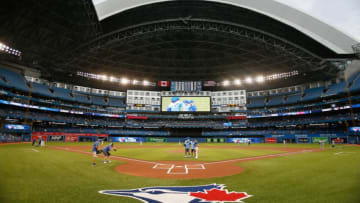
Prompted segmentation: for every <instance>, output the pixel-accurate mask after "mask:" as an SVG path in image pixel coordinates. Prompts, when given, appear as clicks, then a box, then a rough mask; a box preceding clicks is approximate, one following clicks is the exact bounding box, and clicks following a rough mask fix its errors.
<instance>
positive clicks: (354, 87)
mask: <svg viewBox="0 0 360 203" xmlns="http://www.w3.org/2000/svg"><path fill="white" fill-rule="evenodd" d="M349 90H350V92H357V91H359V90H360V80H359V79H357V80H355V81H353V83H352V84H351V86H350V88H349Z"/></svg>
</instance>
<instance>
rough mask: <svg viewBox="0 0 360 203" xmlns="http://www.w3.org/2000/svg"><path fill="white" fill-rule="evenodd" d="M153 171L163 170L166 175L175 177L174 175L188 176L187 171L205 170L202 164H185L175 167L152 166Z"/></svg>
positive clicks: (173, 165) (164, 165) (158, 164)
mask: <svg viewBox="0 0 360 203" xmlns="http://www.w3.org/2000/svg"><path fill="white" fill-rule="evenodd" d="M153 169H165V170H167V172H166V173H167V174H171V175H176V174H189V170H205V169H206V168H205V166H204V164H185V165H176V164H160V163H157V164H155V165H154V166H153Z"/></svg>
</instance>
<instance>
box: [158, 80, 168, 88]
mask: <svg viewBox="0 0 360 203" xmlns="http://www.w3.org/2000/svg"><path fill="white" fill-rule="evenodd" d="M158 84H159V87H170V81H163V80H160V81H159V83H158Z"/></svg>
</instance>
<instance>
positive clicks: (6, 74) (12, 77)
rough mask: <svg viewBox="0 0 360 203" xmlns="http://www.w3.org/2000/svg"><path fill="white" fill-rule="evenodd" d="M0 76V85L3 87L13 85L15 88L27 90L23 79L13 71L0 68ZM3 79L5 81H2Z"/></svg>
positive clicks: (28, 89)
mask: <svg viewBox="0 0 360 203" xmlns="http://www.w3.org/2000/svg"><path fill="white" fill-rule="evenodd" d="M0 76H1V78H3V79H1V80H2V82H0V85H3V86H5V87H13V88H15V89H17V90H20V91H24V92H29V91H30V88H29V87H28V85H27V84H26V82H25V79H24V78H23V77H22V76H21V75H20V74H18V73H15V72H13V71H10V70H7V69H3V68H0ZM4 79H5V80H6V81H7V82H6V81H4ZM1 80H0V81H1Z"/></svg>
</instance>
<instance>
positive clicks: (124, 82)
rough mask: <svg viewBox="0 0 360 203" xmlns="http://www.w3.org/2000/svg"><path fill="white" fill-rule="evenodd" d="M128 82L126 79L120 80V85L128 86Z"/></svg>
mask: <svg viewBox="0 0 360 203" xmlns="http://www.w3.org/2000/svg"><path fill="white" fill-rule="evenodd" d="M128 83H129V80H128V79H127V78H123V79H121V84H128Z"/></svg>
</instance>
